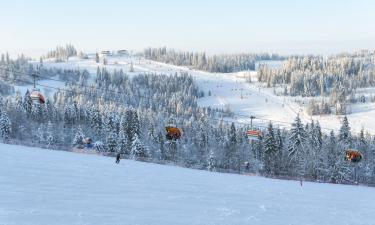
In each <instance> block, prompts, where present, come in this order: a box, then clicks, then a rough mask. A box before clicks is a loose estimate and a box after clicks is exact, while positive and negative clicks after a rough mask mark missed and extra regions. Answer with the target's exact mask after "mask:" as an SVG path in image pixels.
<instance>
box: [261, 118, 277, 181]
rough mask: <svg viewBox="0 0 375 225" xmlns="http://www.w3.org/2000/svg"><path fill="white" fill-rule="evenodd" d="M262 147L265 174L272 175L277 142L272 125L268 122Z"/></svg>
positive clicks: (274, 169)
mask: <svg viewBox="0 0 375 225" xmlns="http://www.w3.org/2000/svg"><path fill="white" fill-rule="evenodd" d="M263 142H264V144H263V146H264V169H265V172H266V174H270V175H273V174H275V171H276V168H275V167H276V166H275V162H276V155H277V150H278V149H277V141H276V139H275V134H274V130H273V126H272V123H271V122H270V123H269V125H268V128H267V133H266V134H265V136H264V139H263Z"/></svg>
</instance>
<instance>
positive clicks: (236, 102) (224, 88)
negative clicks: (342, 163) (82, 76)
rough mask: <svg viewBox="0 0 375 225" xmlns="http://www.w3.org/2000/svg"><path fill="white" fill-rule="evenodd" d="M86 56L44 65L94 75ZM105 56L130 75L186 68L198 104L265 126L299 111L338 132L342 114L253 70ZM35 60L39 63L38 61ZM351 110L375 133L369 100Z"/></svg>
mask: <svg viewBox="0 0 375 225" xmlns="http://www.w3.org/2000/svg"><path fill="white" fill-rule="evenodd" d="M89 57H90V58H89V59H78V58H77V57H72V58H70V59H69V61H68V62H59V63H55V62H53V60H46V61H45V62H44V64H43V66H45V67H58V68H68V69H77V68H80V69H87V70H88V71H89V72H90V73H91V74H92V75H95V74H96V70H97V67H98V66H99V67H103V64H102V63H96V62H95V60H94V55H93V54H91V55H89ZM107 59H108V65H105V67H106V68H107V69H108V70H110V71H112V70H115V69H117V70H120V69H122V70H123V71H124V72H126V73H127V74H128V75H130V76H133V75H136V74H139V73H140V72H143V73H154V74H160V73H163V74H175V73H176V72H180V71H185V72H188V73H189V74H191V75H192V76H193V77H194V78H195V79H196V81H197V84H198V86H199V88H200V90H203V91H204V92H205V94H206V96H205V97H204V98H200V99H198V104H199V105H200V106H211V107H215V108H227V107H230V108H231V110H232V111H233V112H234V113H236V114H239V115H245V116H250V115H253V116H256V119H255V120H254V124H255V125H259V126H263V127H266V126H267V124H268V123H269V121H270V120H272V122H273V124H274V125H275V126H278V127H281V128H283V127H285V128H290V126H291V123H292V122H293V121H294V119H295V117H296V116H297V114H299V115H300V118H301V120H302V121H303V122H305V123H307V122H310V121H311V119H314V120H318V121H320V125H321V127H322V129H323V131H324V132H325V133H328V132H330V131H331V130H334V131H335V132H336V133H337V132H338V130H339V128H340V122H341V119H342V117H337V116H335V115H326V116H313V117H311V116H309V115H308V114H307V112H306V104H305V105H301V104H297V103H296V102H295V101H296V100H298V101H301V100H304V101H305V102H306V99H303V98H301V97H288V96H287V97H284V96H276V95H275V94H274V93H273V91H274V90H273V88H265V87H264V84H262V83H258V82H257V78H256V71H245V72H238V73H209V72H203V71H197V70H191V69H189V68H186V67H182V66H174V65H169V64H165V63H159V62H155V61H151V60H146V59H144V58H139V57H131V56H110V57H108V58H107ZM34 63H38V61H35V62H34ZM131 63H133V65H134V72H129V69H130V65H131ZM268 63H269V64H270V66H271V67H278V66H281V62H280V61H270V62H268ZM249 76H250V77H251V80H252V83H247V82H246V77H249ZM208 91H211V94H212V95H211V96H208ZM363 91H364V92H366V93H373V92H375V91H374V90H372V89H371V90H370V89H364V90H363ZM369 91H370V92H369ZM241 95H242V98H241ZM351 111H352V113H351V114H349V115H348V119H349V123H350V125H351V128H352V131H353V132H354V133H359V132H360V130H361V129H362V128H364V129H365V131H368V132H370V133H371V134H375V107H374V106H373V104H372V103H366V104H356V105H353V106H351ZM226 120H233V121H236V122H238V123H246V124H249V123H250V119H249V118H248V117H243V116H237V117H236V118H232V119H226Z"/></svg>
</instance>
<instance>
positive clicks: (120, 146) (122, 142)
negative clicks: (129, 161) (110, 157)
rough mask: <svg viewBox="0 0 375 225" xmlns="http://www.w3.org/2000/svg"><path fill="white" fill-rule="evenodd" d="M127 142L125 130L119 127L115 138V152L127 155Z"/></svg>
mask: <svg viewBox="0 0 375 225" xmlns="http://www.w3.org/2000/svg"><path fill="white" fill-rule="evenodd" d="M127 142H128V140H127V138H126V135H125V131H124V130H123V128H122V127H121V128H120V132H119V134H118V138H117V149H116V152H118V153H121V154H127V155H128V154H129V151H128V149H127V146H128V143H127Z"/></svg>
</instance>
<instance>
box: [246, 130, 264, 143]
mask: <svg viewBox="0 0 375 225" xmlns="http://www.w3.org/2000/svg"><path fill="white" fill-rule="evenodd" d="M246 135H247V137H248V138H249V140H254V141H257V140H259V139H260V138H261V137H262V131H260V130H255V129H251V130H248V131H246Z"/></svg>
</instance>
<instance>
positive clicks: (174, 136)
mask: <svg viewBox="0 0 375 225" xmlns="http://www.w3.org/2000/svg"><path fill="white" fill-rule="evenodd" d="M165 130H166V131H167V134H166V135H165V137H166V139H167V140H170V141H177V140H179V139H180V138H181V135H182V130H181V129H180V128H178V127H177V126H176V121H175V120H170V121H169V123H168V124H167V125H166V126H165Z"/></svg>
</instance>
